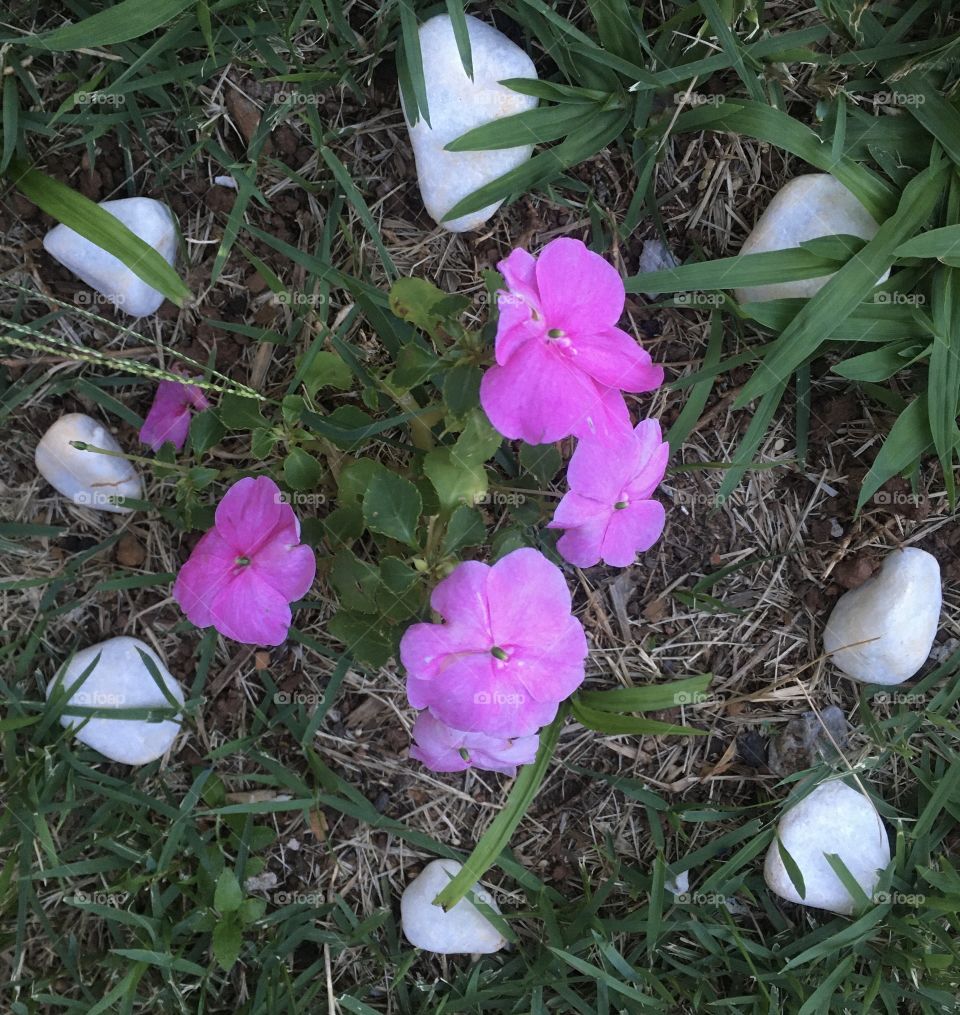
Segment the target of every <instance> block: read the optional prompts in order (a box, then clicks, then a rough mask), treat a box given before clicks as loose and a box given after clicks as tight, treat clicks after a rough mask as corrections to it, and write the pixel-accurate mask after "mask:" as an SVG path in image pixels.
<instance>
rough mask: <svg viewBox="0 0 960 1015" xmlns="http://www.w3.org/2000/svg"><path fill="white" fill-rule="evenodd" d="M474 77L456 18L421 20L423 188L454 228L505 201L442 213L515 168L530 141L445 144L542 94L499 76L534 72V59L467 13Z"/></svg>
mask: <svg viewBox="0 0 960 1015" xmlns="http://www.w3.org/2000/svg"><path fill="white" fill-rule="evenodd" d="M467 29H468V31H469V34H470V47H471V52H472V56H473V80H472V81H471V80H470V78H469V77H467V74H466V72H465V71H464V69H463V64H462V63H461V61H460V51H459V50H458V49H457V41H456V39H455V37H454V34H453V25H452V23H451V21H450V18H449V17H448V16H447V15H446V14H441V15H438V16H437V17H434V18H430V20H429V21H426V22H424V24H423V25H421V27H420V49H421V52H422V54H423V76H424V80H425V83H426V92H427V105H428V107H429V116H430V124H429V125H428V124H427V123H426V122H425V121H424V120H423V119H422V118H421V119H420V120H418V121H417V123H416V124H414V125H412V126H411V125H410V123H409V118H408V122H407V125H408V127H409V129H410V142H411V144H412V146H413V155H414V159H415V160H416V163H417V178H418V180H419V183H420V194H421V196H422V197H423V203H424V205H425V206H426V209H427V211H428V212H429V214H430V217H431V218H432V219H434V221H436V222H439V223H440V224H441V225H442V226H443V227H444V228H445V229H449V230H450V231H451V232H455V233H462V232H467V231H468V230H470V229H477V228H479V227H480V226H481V225H482V224H483V223H484V222H485V221H486V220H487V219H488V218H490V216H491V215H492V214H493V213H494V212H495V211H496V210H497V209H498V208H499V207H500V205H501V204H502V203H503V202H502V201H497V202H496V203H495V204H491V205H487V207H485V208H482V209H481V210H480V211H477V212H474V213H473V214H472V215H464V216H462V217H460V218H457V219H452V220H451V221H449V222H443V221H442V219H443V216H444V215H445V214H446V213H447V212H448V211H450V209H451V208H453V206H454V205H455V204H457V202H458V201H461V200H462V199H463V198H465V197H466V196H467V195H468V194H472V193H473V192H474V191H475V190H476V189H477V188H478V187H481V186H483V185H484V184H486V183H491V182H492V181H493V180H496V179H497V178H498V177H500V176H503V174H504V173H508V172H509V171H510V170H511V169H516V167H517V166H520V165H522V164H523V163H524V162H526V161H527V159H529V158H530V156H531V154H533V145H532V144H530V145H523V146H522V147H519V148H505V149H501V150H498V151H485V152H447V151H444V146H445V145H447V144H449V143H450V142H451V141H453V140H454V139H455V138H458V137H460V135H461V134H465V133H466V132H467V131H468V130H472V129H473V128H474V127H479V126H481V125H483V124H485V123H489V122H490V121H491V120H498V119H502V118H503V117H505V116H512V115H513V114H515V113H523V112H526V111H527V110H528V109H533V108H534V107H535V106H536V105H537V100H536V99H535V98H533V97H532V96H530V95H521V94H520V93H519V92H514V91H511V90H510V89H509V88H505V87H504V86H503V85H501V84H498V82H499V81H502V80H505V79H506V78H536V76H537V71H536V68H535V67H534V65H533V61H532V60H531V59H530V57H529V56H527V54H526V53H524V51H523V50H522V49H520V47H519V46H517V45H515V44H514V43H512V42H511V41H510V40H509V39H508V38H507V37H506V36H505V35H503V34H502V33H501V32H498V31H497V30H496V29H495V28H493V27H491V26H490V25H488V24H486V23H484V22H483V21H478V20H477V19H476V18H474V17H470V16H469V15H467Z"/></svg>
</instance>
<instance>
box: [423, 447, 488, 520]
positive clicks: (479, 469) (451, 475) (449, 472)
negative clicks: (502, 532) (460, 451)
mask: <svg viewBox="0 0 960 1015" xmlns="http://www.w3.org/2000/svg"><path fill="white" fill-rule="evenodd" d="M423 471H424V473H425V474H426V475H427V476H428V477H429V479H430V482H431V483H433V486H434V489H436V491H437V496H438V497H439V498H440V504H441V506H442V508H443V509H444V511H447V512H451V511H453V510H454V509H455V508H457V507H460V506H467V507H473V506H474V505H475V504H477V503H479V502H480V501H482V500H483V498H484V497H485V496H486V493H487V470H486V469H485V468H484V467H483V465H482V464H471V463H470V462H466V461H464V460H463V459H461V458H458V457H457V455H456V453H455V451H454V449H452V448H437V449H436V450H434V451H431V452H429V453H428V454H427V456H426V457H425V458H424V460H423Z"/></svg>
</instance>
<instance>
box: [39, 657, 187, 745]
mask: <svg viewBox="0 0 960 1015" xmlns="http://www.w3.org/2000/svg"><path fill="white" fill-rule="evenodd" d="M137 649H141V650H142V651H143V652H145V653H146V654H147V655H148V656H149V657H150V659H152V660H153V662H154V664H155V665H156V668H157V672H158V673H159V674H160V678H161V680H163V683H164V684H165V686H166V688H167V690H168V691H169V692H170V694H171V695H173V697H174V698H175V699H176V700H177V701H178V702H179V703H180V704H181V705H182V704H183V691H181V690H180V685H179V684H178V683H177V681H176V680H174V678H173V677H172V676H171V675H170V672H169V670H168V669H167V668H166V666H165V665H164V664H163V660H162V659H161V658H160V657H159V656H158V655H157V653H156V652H154V651H153V649H152V648H150V646H149V645H147V644H146V643H145V642H142V641H140V640H139V639H138V638H127V637H121V638H110V639H109V640H108V641H104V642H101V643H100V644H99V645H91V646H90V647H89V648H85V649H83V650H82V651H80V652H78V653H77V654H76V655H75V656H74V657H73V659H71V660H70V662H69V663H68V664H67V666H66V668H65V669H61V670H60V671H59V672H58V674H57V675H56V676H55V677H54V678H53V679H52V680H51V681H50V683H49V684H48V685H47V698H48V699H49V698H50V696H51V694H52V693H53V689H54V687H55V686H56V684H57V681H63V685H64V687H70V686H71V685H72V684H73V683H74V682H75V681H76V680H78V679H79V678H80V677H81V676H82V675H83V672H84V670H86V669H87V667H88V666H90V665H91V664H92V663H93V661H94V659H96V657H97V654H98V653H99V654H100V661H99V662H98V663H97V665H96V666H95V667H94V669H93V670H92V671H91V672H90V674H89V675H88V676H87V678H86V680H84V682H83V683H82V684H81V685H80V686H79V687H78V688H77V689H76V690H75V691H74V692H73V694H71V696H70V698H69V704H71V705H80V706H84V707H86V708H98V709H109V708H119V709H124V708H169V707H170V702H169V701H168V700H167V698H165V697H164V695H163V693H162V692H161V690H160V688H159V687H157V685H156V682H155V681H154V679H153V677H152V676H151V675H150V670H149V669H148V668H147V665H146V663H145V662H144V661H143V659H142V658H141V657H140V653H139V652H138V651H137ZM84 718H85V717H82V716H71V715H62V716H61V717H60V724H61V725H62V726H66V727H71V726H72V727H74V728H76V727H77V726H79V724H80V723H82V722H84ZM179 732H180V717H179V715H178V716H177V718H176V719H175V720H174V719H164V720H163V721H161V722H147V720H145V719H99V718H93V719H88V720H86V725H85V726H83V727H82V728H80V729H78V730H77V732H76V737H77V739H78V740H79V741H80V742H81V743H83V744H86V745H87V746H88V747H92V748H93V749H94V750H95V751H99V752H100V753H101V754H102V755H103V756H104V757H107V758H109V759H110V760H111V761H119V762H122V763H123V764H124V765H145V764H147V762H149V761H154V760H156V759H157V758H160V757H162V756H163V755H164V754H166V752H167V751H168V750H169V748H170V745H171V744H172V743H173V741H174V740H175V739H176V736H177V734H178V733H179Z"/></svg>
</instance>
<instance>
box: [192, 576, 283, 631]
mask: <svg viewBox="0 0 960 1015" xmlns="http://www.w3.org/2000/svg"><path fill="white" fill-rule="evenodd" d="M210 615H211V617H212V618H213V626H214V627H215V628H216V629H217V630H218V631H219V632H220V633H221V634H222V635H224V637H227V638H231V639H233V641H238V642H240V643H241V644H242V645H282V644H283V642H284V641H285V640H286V637H287V634H288V633H289V632H290V624H291V623H292V622H293V615H292V613H291V612H290V604H289V603H288V602H287V599H286V598H285V597H284V596H283V595H282V594H281V593H279V592H277V590H276V589H274V588H273V586H271V585H268V584H267V583H266V582H265V581H264V580H263V579H262V578H261V577H260V576H259V575H257V574H256V573H255V572H254V571H252V570H251V569H250V568H249V567H245V568H243V569H242V570H241V571H240V573H239V574H238V575H237V576H236V577H235V578H234V579H233V581H231V582H230V583H229V585H227V586H226V587H225V588H223V589H221V590H220V591H219V592H218V593H217V595H216V596H215V597H214V599H213V602H212V603H211V606H210Z"/></svg>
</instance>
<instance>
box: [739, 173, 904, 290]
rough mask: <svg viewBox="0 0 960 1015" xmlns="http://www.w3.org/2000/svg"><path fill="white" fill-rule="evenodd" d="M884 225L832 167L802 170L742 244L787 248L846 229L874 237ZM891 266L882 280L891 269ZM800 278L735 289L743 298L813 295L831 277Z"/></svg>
mask: <svg viewBox="0 0 960 1015" xmlns="http://www.w3.org/2000/svg"><path fill="white" fill-rule="evenodd" d="M878 228H879V226H878V225H877V223H876V221H875V220H874V218H873V216H872V215H871V214H870V212H868V211H867V209H866V208H864V206H863V205H862V204H861V203H860V202H859V201H858V200H857V199H856V198H855V197H854V196H853V194H851V193H850V191H849V190H847V188H846V187H845V186H844V185H843V184H842V183H841V182H840V181H839V180H837V179H836V178H834V177H833V176H831V175H830V174H829V173H810V174H808V175H805V176H798V177H796V179H793V180H791V181H790V182H789V183H788V184H787V185H786V186H785V187H783V188H782V189H781V190H780V191H778V192H777V193H776V195H774V198H773V200H772V201H771V202H770V205H769V207H768V208H767V210H766V211H765V212H764V213H763V214H762V215H761V216H760V218H759V219H758V220H757V224H756V225H755V226H754V227H753V231H752V232H751V233H750V235H749V236H748V237H747V239H746V241H745V242H744V244H743V247H742V248H741V249H740V253H741V254H762V253H766V252H767V251H769V250H787V249H788V248H790V247H797V246H799V245H800V244H801V243H805V242H806V241H807V240H813V239H816V238H817V237H818V236H835V235H837V234H840V233H843V234H847V235H852V236H862V237H863V238H864V239H865V240H870V239H873V237H874V236H875V235H876V232H877V229H878ZM889 274H890V273H889V271H888V272H886V273H885V274H884V275H883V277H882V278H881V279H878V280H877V281H878V284H879V282H882V281H883V280H884V279H886V278H887V277H888V275H889ZM832 277H833V276H832V275H821V276H820V277H819V278H807V279H800V280H799V281H795V282H777V283H774V284H773V285H762V286H747V287H744V288H742V289H737V290H736V296H737V299H738V300H739V301H740V302H741V303H761V302H764V301H766V300H779V299H788V298H791V297H792V298H798V297H801V298H802V297H807V298H809V297H810V296H814V295H815V294H816V293H818V292H819V291H820V290H821V289H822V288H823V287H824V286H825V285H826V284H827V282H828V281H829V280H830V279H831V278H832Z"/></svg>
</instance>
